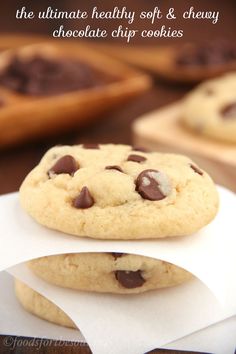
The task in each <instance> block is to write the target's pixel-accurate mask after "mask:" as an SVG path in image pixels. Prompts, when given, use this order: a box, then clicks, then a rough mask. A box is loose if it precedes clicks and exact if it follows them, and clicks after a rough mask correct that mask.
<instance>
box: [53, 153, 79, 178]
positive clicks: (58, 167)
mask: <svg viewBox="0 0 236 354" xmlns="http://www.w3.org/2000/svg"><path fill="white" fill-rule="evenodd" d="M78 169H79V165H78V163H77V162H76V160H75V159H74V157H73V156H71V155H65V156H63V157H61V158H60V159H59V160H58V161H57V162H56V163H55V165H54V166H52V167H51V168H50V170H49V171H48V175H49V176H50V175H51V174H56V175H59V174H61V173H67V174H69V175H71V176H73V175H74V173H75V172H76V171H77V170H78Z"/></svg>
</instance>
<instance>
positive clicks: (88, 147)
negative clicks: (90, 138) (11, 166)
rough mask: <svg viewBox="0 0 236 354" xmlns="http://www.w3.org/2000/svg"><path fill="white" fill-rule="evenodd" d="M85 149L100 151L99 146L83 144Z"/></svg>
mask: <svg viewBox="0 0 236 354" xmlns="http://www.w3.org/2000/svg"><path fill="white" fill-rule="evenodd" d="M83 148H84V149H99V144H83Z"/></svg>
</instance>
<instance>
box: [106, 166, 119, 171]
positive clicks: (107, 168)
mask: <svg viewBox="0 0 236 354" xmlns="http://www.w3.org/2000/svg"><path fill="white" fill-rule="evenodd" d="M105 170H117V171H119V172H123V170H122V168H121V167H120V166H117V165H114V166H106V167H105Z"/></svg>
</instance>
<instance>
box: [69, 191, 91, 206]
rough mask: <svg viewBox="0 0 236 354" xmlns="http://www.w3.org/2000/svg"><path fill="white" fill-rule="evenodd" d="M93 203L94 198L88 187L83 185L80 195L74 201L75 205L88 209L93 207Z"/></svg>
mask: <svg viewBox="0 0 236 354" xmlns="http://www.w3.org/2000/svg"><path fill="white" fill-rule="evenodd" d="M93 204H94V199H93V197H92V196H91V194H90V192H89V190H88V188H87V187H83V188H82V189H81V192H80V194H79V195H78V197H76V198H75V199H74V201H73V206H74V207H75V208H77V209H88V208H91V207H92V206H93Z"/></svg>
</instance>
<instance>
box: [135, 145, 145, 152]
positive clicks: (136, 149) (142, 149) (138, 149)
mask: <svg viewBox="0 0 236 354" xmlns="http://www.w3.org/2000/svg"><path fill="white" fill-rule="evenodd" d="M132 150H133V151H140V152H148V151H149V150H148V149H146V148H145V147H142V146H133V147H132Z"/></svg>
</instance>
